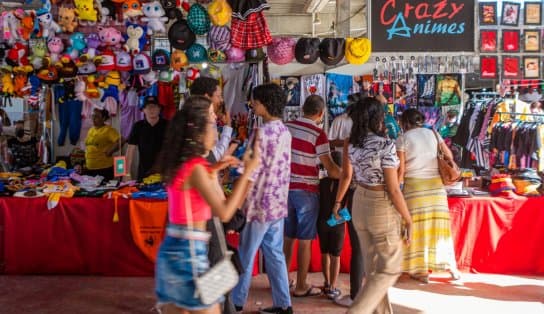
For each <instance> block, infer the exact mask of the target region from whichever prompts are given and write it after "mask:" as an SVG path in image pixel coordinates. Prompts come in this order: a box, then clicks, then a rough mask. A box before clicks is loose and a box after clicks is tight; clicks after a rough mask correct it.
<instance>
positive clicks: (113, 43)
mask: <svg viewBox="0 0 544 314" xmlns="http://www.w3.org/2000/svg"><path fill="white" fill-rule="evenodd" d="M98 37H99V38H100V41H101V44H100V46H102V47H115V48H120V47H121V43H122V42H123V41H124V39H123V35H121V32H120V31H118V30H117V29H116V28H113V27H102V26H98Z"/></svg>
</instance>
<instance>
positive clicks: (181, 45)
mask: <svg viewBox="0 0 544 314" xmlns="http://www.w3.org/2000/svg"><path fill="white" fill-rule="evenodd" d="M168 40H169V41H170V45H172V47H174V48H176V49H180V50H186V49H187V48H189V47H190V46H191V45H192V44H193V43H194V42H195V40H196V36H195V34H194V33H193V31H191V29H190V28H189V25H187V21H185V20H178V21H176V22H175V23H174V24H172V26H170V29H169V30H168Z"/></svg>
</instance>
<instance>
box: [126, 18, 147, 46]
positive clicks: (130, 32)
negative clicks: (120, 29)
mask: <svg viewBox="0 0 544 314" xmlns="http://www.w3.org/2000/svg"><path fill="white" fill-rule="evenodd" d="M146 28H147V27H146V26H142V25H138V24H132V23H127V30H126V35H125V38H126V44H125V46H124V48H125V50H126V51H127V52H130V53H133V54H137V53H139V52H140V51H143V50H144V47H145V45H146V43H147V39H146V37H145V36H146Z"/></svg>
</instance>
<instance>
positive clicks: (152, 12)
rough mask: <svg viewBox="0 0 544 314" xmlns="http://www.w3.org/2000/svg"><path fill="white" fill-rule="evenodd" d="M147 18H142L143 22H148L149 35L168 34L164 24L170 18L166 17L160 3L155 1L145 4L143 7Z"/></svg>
mask: <svg viewBox="0 0 544 314" xmlns="http://www.w3.org/2000/svg"><path fill="white" fill-rule="evenodd" d="M142 9H143V10H142V11H143V12H144V15H145V17H142V18H141V20H142V22H147V33H148V34H149V35H153V33H161V34H164V33H166V27H165V26H164V24H165V23H166V22H167V21H168V18H167V17H166V16H164V14H166V13H165V12H164V9H163V8H162V6H161V4H160V2H159V1H153V2H148V3H145V4H144V5H143V7H142Z"/></svg>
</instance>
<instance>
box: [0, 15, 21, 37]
mask: <svg viewBox="0 0 544 314" xmlns="http://www.w3.org/2000/svg"><path fill="white" fill-rule="evenodd" d="M20 26H21V23H20V22H19V19H18V18H17V16H15V13H14V12H13V11H4V12H2V31H3V33H4V39H6V40H7V41H8V43H9V44H10V45H13V44H14V43H15V42H16V41H17V40H19V39H20V36H19V33H18V30H19V28H20Z"/></svg>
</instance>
